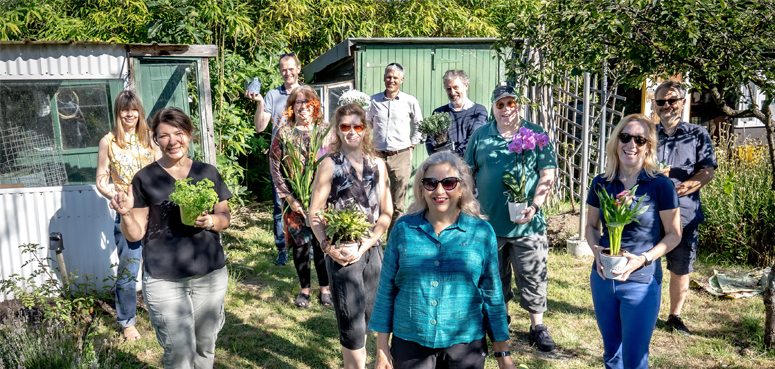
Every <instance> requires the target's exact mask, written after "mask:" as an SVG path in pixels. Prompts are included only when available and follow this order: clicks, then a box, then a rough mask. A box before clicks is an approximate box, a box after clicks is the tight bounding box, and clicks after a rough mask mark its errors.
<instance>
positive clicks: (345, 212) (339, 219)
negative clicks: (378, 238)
mask: <svg viewBox="0 0 775 369" xmlns="http://www.w3.org/2000/svg"><path fill="white" fill-rule="evenodd" d="M323 219H324V220H325V222H326V237H328V241H329V243H331V244H334V245H339V244H340V243H352V242H357V241H359V240H360V239H361V238H362V237H364V236H366V235H368V233H369V228H371V227H373V226H374V225H373V224H371V223H369V222H367V221H366V214H364V213H363V212H361V211H359V210H358V209H356V208H355V205H354V204H351V205H350V206H348V207H346V208H343V209H340V210H336V209H327V210H326V211H325V212H324V213H323Z"/></svg>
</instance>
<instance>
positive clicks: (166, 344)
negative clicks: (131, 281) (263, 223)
mask: <svg viewBox="0 0 775 369" xmlns="http://www.w3.org/2000/svg"><path fill="white" fill-rule="evenodd" d="M228 282H229V275H228V273H227V272H226V267H223V268H221V269H218V270H215V271H212V272H210V273H208V274H204V275H197V276H193V277H189V278H183V279H175V280H166V279H156V278H153V277H151V276H150V275H149V274H148V273H143V297H144V298H145V303H146V307H147V308H148V315H149V316H150V319H151V325H152V326H153V329H154V330H155V331H156V339H157V340H158V341H159V345H161V347H162V348H163V349H164V357H163V362H164V367H165V368H167V369H170V368H176V369H177V368H180V369H193V368H196V369H204V368H212V367H213V362H214V359H215V341H216V340H217V339H218V332H220V331H221V328H223V323H224V322H225V321H226V314H225V312H224V310H223V307H224V306H223V304H224V300H225V298H226V285H227V284H228Z"/></svg>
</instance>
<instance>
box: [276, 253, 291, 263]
mask: <svg viewBox="0 0 775 369" xmlns="http://www.w3.org/2000/svg"><path fill="white" fill-rule="evenodd" d="M287 262H288V252H287V251H285V250H283V251H280V252H279V253H278V254H277V260H275V261H274V263H275V264H277V265H285V263H287Z"/></svg>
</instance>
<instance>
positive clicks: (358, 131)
mask: <svg viewBox="0 0 775 369" xmlns="http://www.w3.org/2000/svg"><path fill="white" fill-rule="evenodd" d="M333 132H334V134H333V140H334V142H333V144H332V145H331V155H330V156H329V157H327V158H325V159H323V162H322V163H321V164H320V168H318V173H317V176H316V177H315V184H314V187H313V192H312V200H311V202H310V214H313V216H312V230H313V231H314V232H315V237H317V239H318V240H320V243H321V248H322V249H323V251H324V252H325V253H326V254H327V255H328V257H327V258H326V268H327V269H328V275H329V279H330V280H331V286H332V288H333V289H334V310H335V311H336V321H337V324H338V325H339V342H340V343H341V345H342V356H343V358H344V367H345V369H362V368H364V367H365V365H366V332H367V328H368V326H369V319H371V309H372V308H373V307H374V296H375V293H376V290H377V284H378V283H379V273H380V270H382V245H381V242H380V239H381V238H382V235H383V234H384V233H385V231H386V230H387V227H388V226H389V225H390V218H391V216H392V215H393V203H392V201H391V199H390V191H389V190H388V188H389V187H388V183H387V179H388V176H387V170H386V168H385V162H384V161H382V159H380V158H378V157H377V156H376V155H375V152H374V147H373V146H372V144H371V130H370V129H369V126H368V124H366V113H365V112H364V111H363V108H361V107H360V106H358V105H356V104H348V105H345V106H342V107H340V108H338V109H337V110H336V115H335V116H334V127H333ZM351 206H354V207H355V208H356V209H357V210H359V211H360V212H362V213H363V214H365V215H366V221H367V222H369V223H371V224H373V225H374V226H372V227H371V229H370V231H371V233H370V235H369V236H368V237H366V238H363V239H361V241H360V245H359V247H358V251H357V252H356V253H355V254H352V255H349V254H344V253H341V252H340V250H338V249H336V248H335V247H332V246H331V244H329V242H328V239H327V237H326V233H325V225H324V224H323V219H322V217H321V216H320V214H322V213H323V211H324V210H325V209H335V210H342V209H345V208H348V207H351Z"/></svg>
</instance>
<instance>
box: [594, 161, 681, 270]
mask: <svg viewBox="0 0 775 369" xmlns="http://www.w3.org/2000/svg"><path fill="white" fill-rule="evenodd" d="M601 186H603V187H604V188H605V191H606V192H608V194H609V195H613V196H616V195H617V194H619V193H621V192H622V191H624V190H625V188H624V184H623V183H622V182H621V181H620V180H619V177H618V176H617V177H616V178H614V180H613V181H611V182H607V181H606V180H605V178H603V174H601V175H598V176H597V177H595V179H594V180H592V185H591V186H590V187H589V195H587V204H588V205H590V206H594V207H596V208H598V209H600V199H599V198H598V196H597V191H599V190H600V188H601ZM643 196H645V198H644V199H643V203H642V204H641V206H646V205H648V207H649V208H648V210H646V212H644V213H643V214H641V215H639V216H637V217H636V219H638V221H639V222H640V223H638V222H632V223H630V224H628V225H626V226H624V230H623V231H622V250H627V252H629V253H632V254H635V255H640V254H642V253H644V252H646V251H649V250H651V249H652V248H653V247H654V245H656V244H658V243H659V240H660V239H661V237H662V234H663V233H664V232H663V230H664V227H663V226H662V220H661V219H660V218H659V212H660V211H662V210H670V209H675V208H677V207H678V206H679V204H678V194H677V193H676V192H675V185H673V182H672V181H670V179H668V178H667V177H665V176H664V175H663V174H657V176H656V177H654V178H651V177H649V176H648V175H647V174H646V171H645V170H641V172H640V174H639V175H638V189H637V190H636V191H635V197H636V198H635V199H633V201H632V204H631V205H630V206H631V207H635V205H636V204H637V202H638V201H640V199H641V197H643ZM600 221H601V222H602V223H603V229H602V234H601V235H600V246H602V247H604V248H608V247H609V246H610V240H609V239H608V228H607V227H606V222H605V217H604V216H603V210H602V209H600ZM596 268H597V266H595V264H594V263H593V265H592V269H593V270H595V269H596ZM652 275H653V276H654V279H656V280H657V283H660V284H661V283H662V264H661V262H660V259H657V260H654V262H653V263H651V265H649V266H643V267H640V268H638V269H636V270H635V271H634V272H632V274H630V278H629V279H628V281H634V282H640V283H649V282H650V281H651V276H652Z"/></svg>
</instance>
